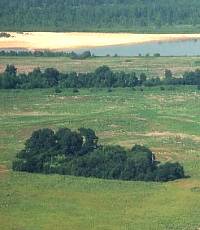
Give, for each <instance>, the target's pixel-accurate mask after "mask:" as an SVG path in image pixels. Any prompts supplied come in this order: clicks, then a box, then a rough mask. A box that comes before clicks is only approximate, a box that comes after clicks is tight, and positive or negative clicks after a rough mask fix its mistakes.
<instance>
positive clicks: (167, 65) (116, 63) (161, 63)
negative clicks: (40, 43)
mask: <svg viewBox="0 0 200 230" xmlns="http://www.w3.org/2000/svg"><path fill="white" fill-rule="evenodd" d="M7 64H14V65H15V66H16V67H17V69H18V72H26V73H27V72H30V71H32V70H33V68H37V67H40V68H41V69H42V70H44V69H45V68H51V67H53V68H57V69H58V70H59V71H61V72H71V71H75V72H84V73H85V72H91V71H94V70H95V69H97V68H98V67H99V66H102V65H107V66H109V67H110V68H111V69H112V70H113V71H125V72H132V71H134V72H137V73H141V72H144V73H146V74H147V75H148V76H153V77H156V76H159V77H162V76H163V75H164V71H165V69H170V70H171V71H172V72H173V74H174V75H175V76H180V75H181V74H183V73H184V72H185V71H193V70H195V69H197V68H200V57H96V58H89V59H86V60H73V59H70V58H68V57H3V56H2V57H0V72H3V71H4V70H5V68H6V65H7Z"/></svg>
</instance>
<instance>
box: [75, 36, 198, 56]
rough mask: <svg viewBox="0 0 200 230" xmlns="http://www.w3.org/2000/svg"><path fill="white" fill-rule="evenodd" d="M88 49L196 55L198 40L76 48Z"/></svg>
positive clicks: (126, 53)
mask: <svg viewBox="0 0 200 230" xmlns="http://www.w3.org/2000/svg"><path fill="white" fill-rule="evenodd" d="M85 50H90V51H91V52H92V53H93V54H94V55H96V56H106V55H111V56H113V55H115V54H117V55H118V56H138V55H139V54H141V55H143V56H144V55H146V54H149V55H154V54H156V53H159V54H160V55H161V56H198V55H200V40H188V41H174V42H147V43H143V44H128V45H115V46H107V47H96V48H90V49H88V48H87V49H78V50H76V51H77V52H79V53H81V52H83V51H85Z"/></svg>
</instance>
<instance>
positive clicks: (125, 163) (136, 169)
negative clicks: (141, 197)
mask: <svg viewBox="0 0 200 230" xmlns="http://www.w3.org/2000/svg"><path fill="white" fill-rule="evenodd" d="M13 169H14V170H17V171H27V172H31V173H33V172H37V173H58V174H64V175H74V176H84V177H97V178H103V179H121V180H141V181H170V180H176V179H180V178H183V177H185V175H184V169H183V167H182V166H181V165H180V164H179V163H170V162H167V163H165V164H160V162H158V161H156V159H155V155H154V154H153V153H152V151H151V150H150V149H148V148H147V147H145V146H140V145H135V146H133V148H132V149H130V150H126V149H124V148H123V147H121V146H102V145H99V144H98V137H97V136H96V134H95V132H94V131H93V130H92V129H88V128H80V129H79V130H78V131H72V130H70V129H68V128H60V129H59V130H58V131H57V132H55V131H54V130H52V129H48V128H46V129H40V130H37V131H34V132H33V134H32V136H31V137H30V138H29V139H28V140H27V141H26V143H25V148H24V149H23V150H22V151H20V152H19V153H18V154H17V159H16V160H15V161H14V162H13Z"/></svg>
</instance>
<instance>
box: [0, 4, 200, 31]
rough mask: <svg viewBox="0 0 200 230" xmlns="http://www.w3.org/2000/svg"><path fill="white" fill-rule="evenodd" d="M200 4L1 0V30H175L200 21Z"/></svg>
mask: <svg viewBox="0 0 200 230" xmlns="http://www.w3.org/2000/svg"><path fill="white" fill-rule="evenodd" d="M199 8H200V2H199V1H198V0H190V1H188V0H168V1H166V0H134V1H133V0H1V1H0V22H1V23H0V30H1V31H11V30H12V31H119V30H121V31H135V30H136V29H137V30H139V31H148V30H151V31H152V30H154V31H155V30H158V29H159V28H160V27H162V26H174V31H176V30H177V29H178V28H180V27H178V26H177V25H193V26H194V25H199V24H200V12H199ZM186 27H187V26H186ZM198 28H199V27H196V30H198ZM199 29H200V28H199ZM196 30H195V31H196Z"/></svg>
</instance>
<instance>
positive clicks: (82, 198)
mask: <svg viewBox="0 0 200 230" xmlns="http://www.w3.org/2000/svg"><path fill="white" fill-rule="evenodd" d="M199 98H200V93H199V92H196V90H195V88H193V87H191V88H181V87H180V88H177V89H176V90H173V91H171V90H166V91H160V90H159V88H157V89H155V88H154V89H146V90H145V91H144V92H143V93H142V92H140V91H132V90H131V89H116V90H114V91H113V92H112V93H108V92H107V91H106V90H94V91H93V92H92V91H89V90H81V91H80V93H79V94H77V95H74V94H73V93H72V92H71V90H65V91H64V92H63V93H62V94H60V95H55V94H54V92H53V90H52V89H50V90H27V91H23V90H15V91H9V90H7V91H6V90H1V91H0V101H1V102H2V103H1V104H0V111H1V113H0V165H4V166H5V165H6V166H8V167H10V165H11V161H12V160H13V158H14V156H15V153H16V152H17V151H18V150H19V149H21V148H22V147H23V143H24V141H25V139H26V138H28V137H29V136H30V134H31V132H32V131H33V130H34V129H38V128H41V127H51V128H55V129H56V128H58V127H64V126H66V127H71V128H73V129H75V128H78V127H80V126H85V127H91V128H93V129H95V130H96V131H97V134H98V136H99V137H100V142H101V143H104V144H107V143H109V144H121V145H123V146H125V147H130V146H132V145H133V144H134V143H140V144H145V145H147V146H149V147H150V148H152V149H153V150H154V151H155V152H156V155H157V157H158V158H159V159H160V160H163V161H167V160H172V161H176V160H178V161H180V162H181V163H182V164H183V165H184V166H185V169H186V173H187V174H189V175H190V176H191V178H189V179H184V180H181V181H177V182H170V183H165V184H161V183H144V182H121V181H106V180H105V181H104V180H98V179H84V178H74V177H66V176H57V175H52V176H45V175H37V174H35V175H31V174H26V173H15V172H1V173H0V188H1V189H0V226H3V229H5V230H7V229H18V230H23V229H30V230H31V229H52V226H54V227H55V228H54V229H73V230H74V229H75V230H76V229H77V230H78V229H81V230H82V229H120V230H121V229H159V230H160V229H181V230H182V229H187V230H188V229H191V230H192V229H196V228H197V227H199V218H200V214H199V209H200V202H199V200H200V199H199V198H200V192H199V191H200V176H199V175H200V163H199V158H200V154H199V146H200V136H199V129H200V119H199V113H200V100H199ZM1 167H2V166H1ZM1 167H0V168H1Z"/></svg>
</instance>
